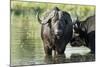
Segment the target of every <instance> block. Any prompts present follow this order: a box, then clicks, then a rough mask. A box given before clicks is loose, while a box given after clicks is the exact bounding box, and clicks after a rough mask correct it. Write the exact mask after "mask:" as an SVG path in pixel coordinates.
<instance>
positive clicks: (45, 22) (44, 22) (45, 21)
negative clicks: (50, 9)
mask: <svg viewBox="0 0 100 67" xmlns="http://www.w3.org/2000/svg"><path fill="white" fill-rule="evenodd" d="M37 19H38V22H39V23H40V24H42V25H44V24H47V23H48V21H49V20H50V19H48V17H47V19H43V20H41V19H40V17H39V13H37Z"/></svg>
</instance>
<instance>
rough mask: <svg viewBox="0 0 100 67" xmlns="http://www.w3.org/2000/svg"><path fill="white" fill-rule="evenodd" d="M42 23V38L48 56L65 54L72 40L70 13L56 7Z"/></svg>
mask: <svg viewBox="0 0 100 67" xmlns="http://www.w3.org/2000/svg"><path fill="white" fill-rule="evenodd" d="M37 17H38V21H39V22H40V23H41V38H42V40H43V44H44V50H45V54H46V55H52V51H54V54H57V55H61V54H64V51H65V48H66V45H67V44H68V42H69V41H70V40H71V38H72V29H73V27H72V20H71V17H70V15H69V13H67V12H65V11H61V10H60V9H59V8H57V7H55V8H53V9H52V10H51V11H49V12H48V13H47V15H46V16H45V17H44V19H42V20H41V19H40V18H39V15H37Z"/></svg>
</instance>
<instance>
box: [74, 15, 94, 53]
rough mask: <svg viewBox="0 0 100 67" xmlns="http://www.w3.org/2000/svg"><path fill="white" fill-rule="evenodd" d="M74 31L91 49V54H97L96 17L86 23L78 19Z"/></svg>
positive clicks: (90, 18) (89, 18)
mask: <svg viewBox="0 0 100 67" xmlns="http://www.w3.org/2000/svg"><path fill="white" fill-rule="evenodd" d="M74 30H75V33H78V34H79V37H80V38H81V39H82V40H83V41H85V43H86V46H87V47H89V48H90V49H91V53H95V16H90V17H88V18H87V19H86V20H85V21H79V20H78V19H77V21H76V24H75V25H74Z"/></svg>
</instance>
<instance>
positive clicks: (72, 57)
mask: <svg viewBox="0 0 100 67" xmlns="http://www.w3.org/2000/svg"><path fill="white" fill-rule="evenodd" d="M27 47H28V46H21V47H19V48H18V52H15V53H13V54H12V56H11V66H24V65H38V64H56V63H70V62H85V61H94V55H93V54H89V52H90V49H88V48H86V47H83V46H82V47H70V46H68V47H66V50H65V55H63V56H52V57H51V56H50V57H49V56H48V57H46V56H45V54H44V50H43V47H42V46H34V47H30V48H29V47H28V48H27ZM36 47H37V48H36Z"/></svg>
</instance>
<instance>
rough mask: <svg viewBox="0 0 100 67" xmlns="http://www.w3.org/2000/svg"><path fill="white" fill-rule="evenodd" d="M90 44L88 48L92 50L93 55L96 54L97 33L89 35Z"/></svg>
mask: <svg viewBox="0 0 100 67" xmlns="http://www.w3.org/2000/svg"><path fill="white" fill-rule="evenodd" d="M88 38H89V44H88V47H89V48H90V49H91V53H95V32H91V33H90V34H89V35H88Z"/></svg>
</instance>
